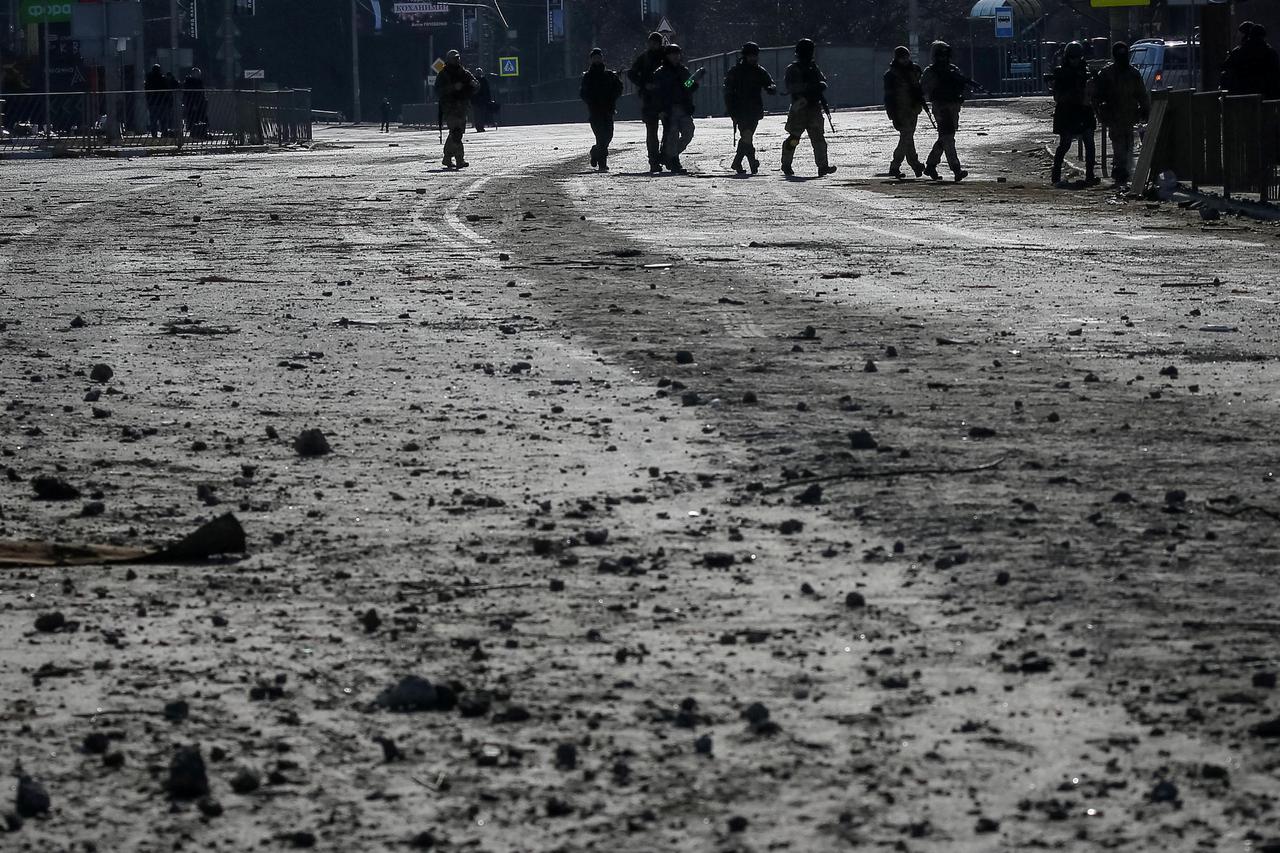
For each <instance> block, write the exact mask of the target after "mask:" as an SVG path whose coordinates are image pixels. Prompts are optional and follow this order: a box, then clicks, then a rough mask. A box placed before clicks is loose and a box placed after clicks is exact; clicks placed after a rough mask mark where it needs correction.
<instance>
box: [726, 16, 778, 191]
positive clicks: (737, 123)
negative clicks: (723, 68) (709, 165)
mask: <svg viewBox="0 0 1280 853" xmlns="http://www.w3.org/2000/svg"><path fill="white" fill-rule="evenodd" d="M777 91H778V86H777V84H776V83H774V82H773V78H772V77H770V76H769V72H768V71H766V70H764V69H763V68H761V67H760V45H758V44H756V43H755V42H752V41H749V42H747V43H746V44H744V45H743V46H742V56H741V58H739V59H738V64H737V65H735V66H733V67H732V68H730V69H729V71H728V73H726V74H725V75H724V108H725V112H726V113H728V114H729V117H730V118H731V119H733V124H734V127H736V128H737V129H738V150H737V152H736V153H735V154H734V158H733V171H735V172H737V173H738V174H739V175H744V174H746V169H744V168H743V167H742V161H743V160H744V159H745V160H746V161H747V163H748V164H749V165H750V166H751V174H753V175H754V174H756V173H757V172H759V171H760V161H759V160H757V159H756V145H755V138H756V128H757V127H759V125H760V119H762V118H764V97H763V93H764V92H768V93H769V94H770V95H772V94H774V93H776V92H777Z"/></svg>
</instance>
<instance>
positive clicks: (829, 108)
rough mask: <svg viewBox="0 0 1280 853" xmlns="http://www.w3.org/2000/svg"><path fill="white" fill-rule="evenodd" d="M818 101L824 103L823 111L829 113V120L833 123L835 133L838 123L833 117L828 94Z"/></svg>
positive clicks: (832, 128) (832, 131) (833, 132)
mask: <svg viewBox="0 0 1280 853" xmlns="http://www.w3.org/2000/svg"><path fill="white" fill-rule="evenodd" d="M818 103H820V104H822V111H823V112H824V113H826V114H827V122H828V123H829V124H830V125H831V133H832V135H834V134H835V132H836V123H835V120H834V119H832V118H831V105H830V104H828V103H827V96H826V95H823V96H822V98H821V99H820V100H819V101H818Z"/></svg>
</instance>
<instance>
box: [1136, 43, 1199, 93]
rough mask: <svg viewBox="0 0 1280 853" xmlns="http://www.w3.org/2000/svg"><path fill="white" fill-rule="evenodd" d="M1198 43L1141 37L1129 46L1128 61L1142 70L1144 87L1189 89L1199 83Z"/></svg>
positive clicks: (1152, 88) (1153, 88)
mask: <svg viewBox="0 0 1280 853" xmlns="http://www.w3.org/2000/svg"><path fill="white" fill-rule="evenodd" d="M1199 53H1200V45H1199V44H1197V43H1195V42H1190V43H1189V42H1187V41H1185V40H1183V41H1165V40H1164V39H1142V40H1140V41H1135V42H1134V43H1133V44H1132V45H1130V47H1129V61H1130V62H1131V63H1133V67H1134V68H1137V69H1138V70H1139V71H1141V72H1142V79H1143V80H1145V81H1146V83H1147V88H1148V89H1151V90H1153V91H1154V90H1156V89H1192V88H1196V87H1197V84H1198V80H1197V77H1198V76H1199V75H1198V74H1196V73H1195V72H1196V68H1195V66H1196V65H1198V59H1199Z"/></svg>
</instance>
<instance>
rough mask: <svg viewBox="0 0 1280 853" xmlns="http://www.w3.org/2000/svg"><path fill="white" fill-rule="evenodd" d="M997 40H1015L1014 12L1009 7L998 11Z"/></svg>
mask: <svg viewBox="0 0 1280 853" xmlns="http://www.w3.org/2000/svg"><path fill="white" fill-rule="evenodd" d="M996 38H998V39H1011V38H1013V10H1012V9H1010V8H1009V7H1008V6H1001V7H1000V8H999V9H996Z"/></svg>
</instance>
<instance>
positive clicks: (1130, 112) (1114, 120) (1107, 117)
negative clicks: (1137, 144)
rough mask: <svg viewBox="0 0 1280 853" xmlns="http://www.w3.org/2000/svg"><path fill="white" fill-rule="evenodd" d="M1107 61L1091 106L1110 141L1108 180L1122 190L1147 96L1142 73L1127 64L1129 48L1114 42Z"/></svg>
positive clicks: (1148, 105) (1148, 103) (1148, 102)
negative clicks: (1109, 174) (1109, 59)
mask: <svg viewBox="0 0 1280 853" xmlns="http://www.w3.org/2000/svg"><path fill="white" fill-rule="evenodd" d="M1111 59H1112V62H1111V64H1110V65H1108V66H1107V67H1106V68H1104V69H1102V70H1101V71H1099V72H1098V76H1097V78H1096V80H1095V82H1094V91H1095V97H1094V102H1095V106H1096V108H1097V111H1098V119H1099V120H1100V121H1101V122H1102V126H1103V127H1104V128H1105V129H1106V131H1107V136H1108V137H1110V139H1111V149H1112V152H1113V157H1112V160H1111V162H1112V166H1111V177H1112V178H1113V179H1114V180H1115V182H1116V185H1117V186H1126V185H1128V183H1129V176H1130V175H1131V174H1132V171H1133V147H1134V125H1136V124H1137V123H1138V122H1142V121H1146V120H1147V115H1148V113H1150V112H1151V93H1150V92H1148V91H1147V84H1146V81H1144V80H1143V79H1142V72H1141V71H1139V70H1138V69H1136V68H1134V67H1133V65H1132V64H1131V63H1130V62H1129V45H1127V44H1125V43H1124V42H1122V41H1118V42H1116V43H1115V45H1114V46H1112V48H1111Z"/></svg>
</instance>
